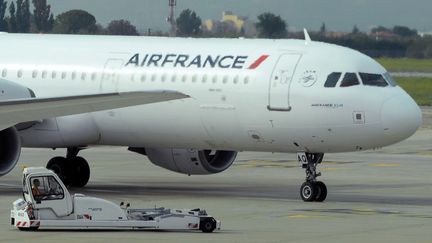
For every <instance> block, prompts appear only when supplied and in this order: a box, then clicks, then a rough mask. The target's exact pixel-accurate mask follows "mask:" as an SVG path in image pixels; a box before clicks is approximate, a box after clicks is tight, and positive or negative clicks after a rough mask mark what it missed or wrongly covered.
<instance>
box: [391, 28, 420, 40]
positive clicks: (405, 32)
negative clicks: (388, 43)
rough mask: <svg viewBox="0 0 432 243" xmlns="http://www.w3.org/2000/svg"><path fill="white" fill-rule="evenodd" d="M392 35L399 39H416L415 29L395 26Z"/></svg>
mask: <svg viewBox="0 0 432 243" xmlns="http://www.w3.org/2000/svg"><path fill="white" fill-rule="evenodd" d="M393 33H394V34H396V35H398V36H400V37H417V36H418V32H417V30H415V29H410V28H408V27H405V26H395V27H393Z"/></svg>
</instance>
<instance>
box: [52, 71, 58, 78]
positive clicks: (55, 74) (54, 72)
mask: <svg viewBox="0 0 432 243" xmlns="http://www.w3.org/2000/svg"><path fill="white" fill-rule="evenodd" d="M56 77H57V73H56V71H53V72H52V74H51V78H52V79H55V78H56Z"/></svg>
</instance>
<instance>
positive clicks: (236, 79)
mask: <svg viewBox="0 0 432 243" xmlns="http://www.w3.org/2000/svg"><path fill="white" fill-rule="evenodd" d="M0 50H1V51H0V53H1V55H0V84H1V86H2V94H1V96H0V114H1V116H0V125H1V126H0V129H3V131H2V132H0V138H1V139H0V141H1V143H0V148H1V151H2V153H1V155H0V175H5V174H7V173H8V172H10V171H11V170H12V169H13V168H14V167H15V165H16V164H17V162H18V160H19V155H20V151H21V149H22V148H49V149H56V148H65V149H66V151H67V152H66V155H65V156H64V157H54V158H52V159H51V160H50V161H48V164H47V168H49V169H51V170H53V171H54V172H55V173H57V174H58V175H59V177H60V178H61V179H62V180H63V181H64V182H65V183H66V184H67V185H69V186H73V187H84V186H85V185H86V184H87V183H88V181H89V178H90V167H89V164H88V162H87V161H86V160H85V159H84V158H82V157H80V156H78V154H79V151H81V150H82V149H87V148H91V147H92V146H101V145H105V146H125V147H128V148H129V150H130V151H132V152H136V153H139V154H142V155H145V156H147V157H148V159H149V160H150V161H151V162H152V163H153V164H155V165H157V166H160V167H162V168H165V169H168V170H170V171H173V172H177V173H182V174H186V175H207V174H215V173H220V172H222V171H225V170H226V169H228V168H229V167H230V166H231V165H232V164H233V162H234V161H235V159H236V156H237V153H238V152H242V151H262V152H283V153H297V157H298V159H299V161H300V162H301V163H302V167H303V168H304V169H305V171H306V179H305V182H304V183H303V184H302V186H301V188H300V196H301V198H302V200H303V201H306V202H322V201H324V200H325V199H326V197H327V188H326V185H325V184H324V183H323V182H321V181H318V179H317V177H318V176H320V175H321V174H320V173H319V172H318V171H317V166H318V165H319V164H320V163H321V162H322V160H323V157H324V154H325V153H339V152H352V151H364V150H369V149H376V148H381V147H383V146H388V145H391V144H394V143H397V142H400V141H402V140H404V139H406V138H408V137H410V136H411V135H413V134H414V133H415V132H416V130H417V129H418V128H419V126H420V125H421V122H422V115H421V110H420V108H419V107H418V105H417V104H416V103H415V101H414V100H413V99H412V98H411V97H410V96H409V95H408V94H407V93H406V92H405V91H404V90H403V89H402V88H401V87H400V86H398V85H397V83H396V82H395V81H394V80H393V79H392V77H391V76H390V74H389V73H388V72H387V71H386V70H385V69H384V68H383V67H382V66H381V65H380V64H378V63H377V62H376V61H374V60H373V59H371V58H370V57H368V56H366V55H364V54H362V53H360V52H357V51H354V50H352V49H349V48H345V47H341V46H337V45H332V44H327V43H322V42H315V41H312V40H311V39H310V37H309V35H308V34H307V32H306V31H305V40H266V39H242V38H240V39H194V38H167V37H123V36H122V37H119V36H85V35H44V34H39V35H34V34H7V33H5V34H0ZM110 94H111V95H110ZM119 94H120V95H119ZM101 95H102V97H106V96H108V97H109V99H108V98H107V99H108V101H106V102H102V103H103V104H100V105H99V106H98V105H95V104H94V103H96V104H99V103H98V102H100V100H96V101H94V100H91V99H92V97H93V99H97V98H98V96H101ZM122 95H123V97H125V96H127V95H129V96H132V97H131V98H130V99H127V100H128V101H124V102H120V103H121V104H120V103H119V102H117V101H116V99H115V97H117V98H118V97H122ZM139 97H141V99H140V98H139ZM99 98H100V97H99ZM86 99H90V100H86ZM17 100H18V101H17ZM20 102H21V103H20ZM33 102H36V105H33V104H32V103H33ZM44 102H45V103H44ZM50 102H53V103H50ZM56 102H60V103H61V105H58V103H56ZM75 103H77V104H75ZM69 104H70V107H68V105H69ZM20 105H22V106H24V107H21V108H20V107H19V106H20ZM116 105H117V106H116ZM15 106H17V107H15ZM32 107H33V108H32ZM8 110H12V111H15V112H8ZM9 113H12V114H9Z"/></svg>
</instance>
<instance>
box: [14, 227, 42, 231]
mask: <svg viewBox="0 0 432 243" xmlns="http://www.w3.org/2000/svg"><path fill="white" fill-rule="evenodd" d="M18 229H19V230H20V231H37V230H38V229H39V227H29V228H24V227H18Z"/></svg>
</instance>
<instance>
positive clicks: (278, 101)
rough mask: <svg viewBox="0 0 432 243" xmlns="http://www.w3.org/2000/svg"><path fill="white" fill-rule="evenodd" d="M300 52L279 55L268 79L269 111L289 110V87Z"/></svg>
mask: <svg viewBox="0 0 432 243" xmlns="http://www.w3.org/2000/svg"><path fill="white" fill-rule="evenodd" d="M300 58H301V54H283V55H282V56H280V58H279V60H278V62H277V64H276V67H275V69H274V70H273V74H272V76H271V79H270V87H269V104H268V107H267V108H268V109H269V110H271V111H291V106H290V100H289V96H290V87H291V82H292V80H293V77H294V74H295V70H296V68H297V65H298V63H299V61H300Z"/></svg>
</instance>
